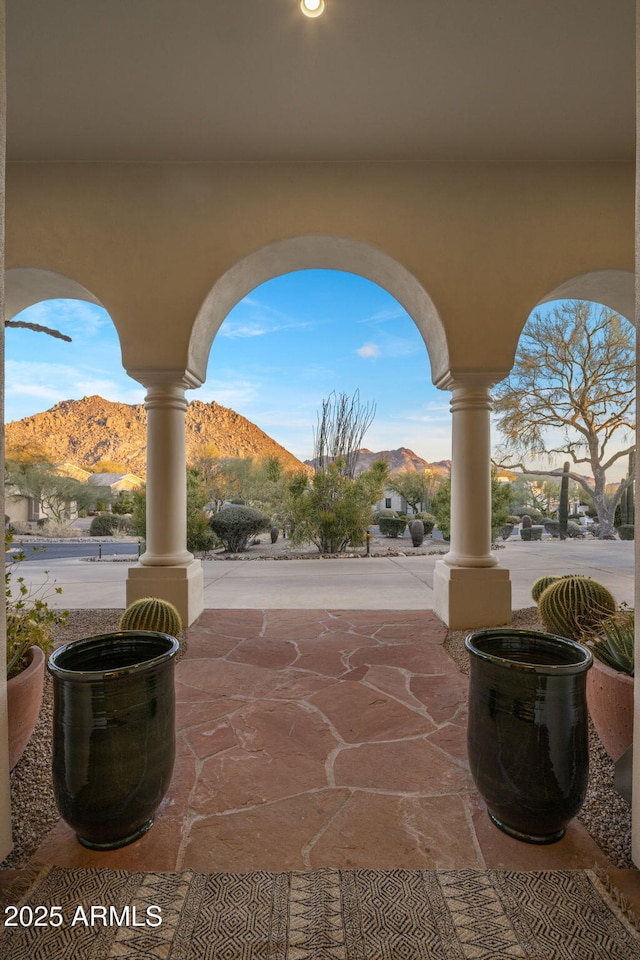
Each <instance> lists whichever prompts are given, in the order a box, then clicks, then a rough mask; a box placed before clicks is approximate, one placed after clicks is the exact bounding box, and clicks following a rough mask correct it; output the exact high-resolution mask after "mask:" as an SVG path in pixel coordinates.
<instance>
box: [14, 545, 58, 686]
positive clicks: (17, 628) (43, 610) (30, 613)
mask: <svg viewBox="0 0 640 960" xmlns="http://www.w3.org/2000/svg"><path fill="white" fill-rule="evenodd" d="M12 543H13V535H12V534H11V532H9V531H6V532H5V535H4V549H5V553H6V551H7V550H8V549H9V547H10V546H11V544H12ZM23 559H24V554H23V553H22V552H18V553H14V554H13V557H12V559H11V561H10V562H9V563H8V564H7V565H6V567H5V573H4V588H5V606H6V615H7V680H10V679H11V678H12V677H15V676H17V675H18V674H19V673H21V672H22V671H23V670H24V669H25V668H26V667H27V666H28V665H29V661H30V652H29V651H30V649H31V647H34V646H37V647H40V648H41V649H42V650H43V651H44V652H45V653H50V652H51V649H52V633H53V628H54V627H56V626H58V625H62V624H64V623H66V621H67V617H68V616H69V612H68V611H67V610H51V609H50V607H49V605H48V603H47V600H48V597H49V596H50V595H51V593H62V587H56V586H55V585H53V584H52V583H51V582H50V581H49V580H48V579H47V580H45V582H44V583H43V584H42V586H40V587H38V588H35V589H34V588H32V587H29V586H27V584H26V583H25V580H24V577H16V576H15V570H16V567H17V565H18V564H19V563H20V561H21V560H23ZM45 573H46V571H45Z"/></svg>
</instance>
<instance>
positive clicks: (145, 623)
mask: <svg viewBox="0 0 640 960" xmlns="http://www.w3.org/2000/svg"><path fill="white" fill-rule="evenodd" d="M120 629H121V630H154V631H155V632H156V633H168V634H169V636H171V637H177V636H178V634H180V633H182V620H181V618H180V614H179V613H178V611H177V610H176V608H175V607H174V605H173V604H172V603H169V601H168V600H160V599H159V598H158V597H143V598H142V599H141V600H134V601H133V603H130V604H129V606H128V607H127V609H126V610H125V612H124V613H123V614H122V617H121V619H120Z"/></svg>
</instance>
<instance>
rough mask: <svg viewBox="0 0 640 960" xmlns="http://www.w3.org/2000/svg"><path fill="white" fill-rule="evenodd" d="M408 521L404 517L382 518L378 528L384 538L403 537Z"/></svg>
mask: <svg viewBox="0 0 640 960" xmlns="http://www.w3.org/2000/svg"><path fill="white" fill-rule="evenodd" d="M406 525H407V521H406V520H405V519H404V518H403V517H380V519H379V520H378V527H379V528H380V533H381V534H382V535H383V536H384V537H401V536H402V534H403V533H404V528H405V527H406Z"/></svg>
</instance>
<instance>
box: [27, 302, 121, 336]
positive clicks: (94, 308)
mask: <svg viewBox="0 0 640 960" xmlns="http://www.w3.org/2000/svg"><path fill="white" fill-rule="evenodd" d="M14 319H15V320H18V319H20V320H26V321H28V322H29V323H40V324H43V325H44V326H49V327H56V328H57V329H60V330H61V331H62V332H63V333H66V334H68V335H69V336H71V337H79V336H86V337H94V336H98V335H99V334H104V333H105V332H106V330H107V329H108V328H109V327H112V328H113V335H114V337H115V336H117V334H116V331H115V327H114V326H113V321H112V320H111V317H110V316H109V314H108V313H107V311H106V310H105V309H104V307H101V306H99V305H98V304H94V303H89V302H87V301H86V300H46V301H43V302H40V303H34V304H33V306H31V307H27V308H26V309H25V310H22V311H21V312H20V313H19V314H17V316H16V317H14Z"/></svg>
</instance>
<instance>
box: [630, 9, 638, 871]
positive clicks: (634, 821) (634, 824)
mask: <svg viewBox="0 0 640 960" xmlns="http://www.w3.org/2000/svg"><path fill="white" fill-rule="evenodd" d="M639 163H640V3H639V4H637V5H636V236H635V253H636V311H635V319H636V351H638V350H640V166H639ZM636 391H637V392H638V391H640V365H637V366H636ZM636 462H637V460H636ZM635 508H636V516H640V483H638V481H637V480H636V484H635ZM634 546H635V594H636V606H637V603H638V599H637V598H638V596H640V593H639V590H638V585H639V584H640V537H636V538H635V544H634ZM635 659H636V662H638V660H640V618H638V617H636V636H635ZM633 689H634V721H633V761H632V763H633V766H632V787H631V856H632V857H633V862H634V863H635V865H636V867H639V866H640V748H639V747H638V744H640V671H637V672H636V674H635V679H634V683H633Z"/></svg>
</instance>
